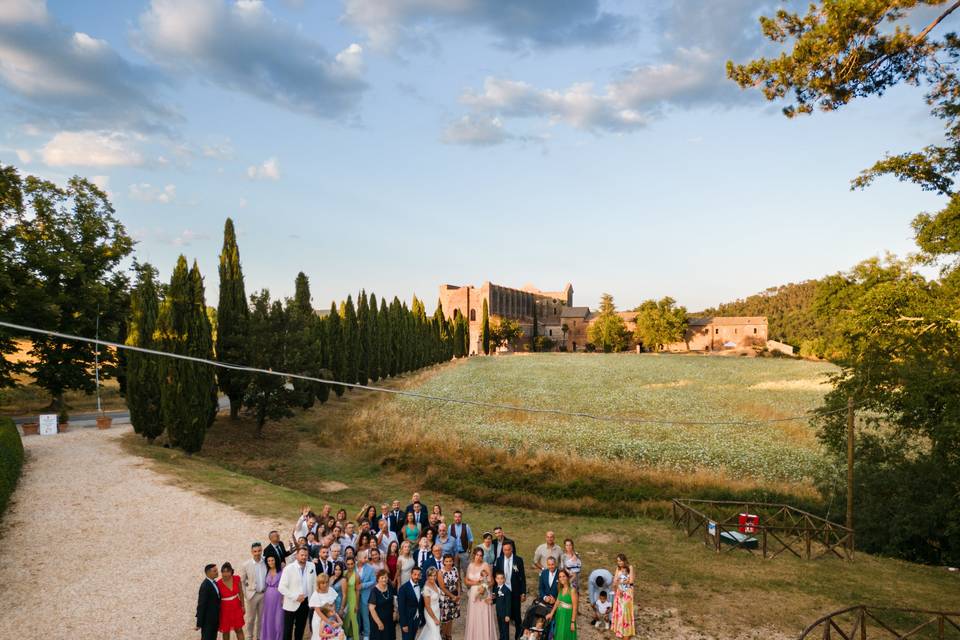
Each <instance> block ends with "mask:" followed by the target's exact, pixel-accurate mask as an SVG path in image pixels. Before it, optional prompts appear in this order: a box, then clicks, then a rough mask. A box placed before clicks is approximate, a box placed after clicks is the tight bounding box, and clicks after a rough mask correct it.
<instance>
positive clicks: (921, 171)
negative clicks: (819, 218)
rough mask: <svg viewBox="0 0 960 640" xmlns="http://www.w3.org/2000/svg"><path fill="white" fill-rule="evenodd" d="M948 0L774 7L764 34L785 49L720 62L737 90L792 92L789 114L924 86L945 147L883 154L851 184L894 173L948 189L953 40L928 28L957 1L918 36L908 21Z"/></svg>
mask: <svg viewBox="0 0 960 640" xmlns="http://www.w3.org/2000/svg"><path fill="white" fill-rule="evenodd" d="M946 4H947V0H857V1H855V2H854V1H851V0H821V1H820V2H816V3H811V4H810V5H809V7H808V9H807V12H806V14H804V15H800V14H798V13H791V12H789V11H786V10H780V11H777V13H776V15H775V16H774V17H766V16H765V17H761V18H760V24H761V28H762V31H763V34H764V35H765V36H766V37H767V38H768V39H770V40H772V41H773V42H776V43H790V44H792V48H791V50H790V51H789V52H784V53H781V54H780V55H779V56H778V57H776V58H760V59H757V60H753V61H751V62H749V63H747V64H734V63H733V62H732V61H731V62H727V75H728V76H729V77H730V78H731V79H732V80H734V81H735V82H736V83H737V84H739V85H740V86H741V87H743V88H747V87H760V89H761V90H762V91H763V94H764V96H766V98H767V99H768V100H780V99H783V98H787V97H788V96H791V97H792V102H791V103H790V104H788V105H787V106H786V107H785V108H784V113H785V114H786V115H787V116H788V117H793V116H794V115H796V114H799V113H811V112H813V110H814V109H815V108H816V107H819V108H820V109H822V110H824V111H833V110H836V109H839V108H840V107H842V106H844V105H846V104H848V103H849V102H850V101H852V100H854V99H856V98H862V97H866V96H874V95H882V94H883V93H885V92H886V91H887V90H888V89H890V88H892V87H893V86H895V85H897V84H900V83H906V84H910V85H920V84H924V85H926V86H927V87H929V89H928V91H927V94H926V100H927V103H928V104H930V105H931V112H932V114H933V115H934V116H935V117H937V118H940V119H941V120H943V121H944V125H945V132H944V134H945V135H944V140H945V144H935V145H929V146H927V147H925V148H923V149H922V150H920V151H915V152H906V153H901V154H897V155H892V156H891V155H888V156H887V157H886V158H884V159H883V160H880V161H879V162H877V163H876V164H874V165H873V167H871V168H870V169H867V170H866V171H864V172H863V173H861V175H860V177H859V178H857V179H856V180H854V186H855V187H863V186H866V185H868V184H870V182H872V181H873V180H874V179H875V178H876V177H878V176H881V175H893V176H895V177H897V178H899V179H900V180H906V181H910V182H914V183H916V184H918V185H920V186H921V187H922V188H924V189H928V190H931V191H936V192H939V193H951V192H952V190H953V182H954V178H953V177H954V176H955V175H956V173H957V171H958V170H960V123H958V120H957V116H958V115H960V76H958V74H957V70H958V69H957V62H958V59H960V39H958V38H957V36H956V35H955V34H953V33H947V34H945V35H944V36H943V38H941V39H936V38H935V37H934V35H933V32H934V30H935V29H936V28H937V27H938V26H939V24H940V20H941V19H943V18H945V17H947V16H948V15H949V14H950V13H951V12H952V11H954V9H956V8H957V5H956V4H954V3H951V4H950V6H949V7H945V8H944V9H943V11H942V13H941V15H940V16H939V17H937V18H936V19H935V20H934V21H932V22H930V23H929V24H927V26H926V27H925V28H924V29H923V30H922V31H920V32H919V33H914V32H913V30H912V29H911V28H910V26H909V18H911V17H913V16H915V15H916V14H917V13H918V12H919V11H921V10H923V9H925V8H927V7H935V6H941V7H942V6H944V5H946Z"/></svg>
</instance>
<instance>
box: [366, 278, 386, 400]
mask: <svg viewBox="0 0 960 640" xmlns="http://www.w3.org/2000/svg"><path fill="white" fill-rule="evenodd" d="M367 324H368V326H369V327H370V330H369V331H370V337H369V347H368V349H369V351H368V353H367V362H368V364H369V367H370V371H369V372H368V375H369V376H370V381H371V382H376V381H377V380H379V379H380V357H381V355H382V351H383V350H382V348H381V347H380V341H381V340H382V339H383V336H382V331H383V328H382V327H381V325H380V309H379V307H377V296H376V294H374V293H371V294H370V308H369V311H368V312H367Z"/></svg>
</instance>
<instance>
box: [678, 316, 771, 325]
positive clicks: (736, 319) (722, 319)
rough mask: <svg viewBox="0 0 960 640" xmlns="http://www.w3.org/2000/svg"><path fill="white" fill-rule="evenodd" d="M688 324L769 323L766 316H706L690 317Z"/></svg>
mask: <svg viewBox="0 0 960 640" xmlns="http://www.w3.org/2000/svg"><path fill="white" fill-rule="evenodd" d="M688 324H689V325H690V326H693V327H703V326H706V325H708V324H714V325H720V326H724V325H735V324H738V325H739V324H747V325H754V324H767V317H766V316H707V317H704V318H690V320H689V321H688Z"/></svg>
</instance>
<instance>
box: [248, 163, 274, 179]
mask: <svg viewBox="0 0 960 640" xmlns="http://www.w3.org/2000/svg"><path fill="white" fill-rule="evenodd" d="M247 177H248V178H250V179H251V180H279V179H280V161H279V160H277V159H276V158H269V159H267V160H264V161H263V162H262V163H261V164H260V165H259V166H258V165H250V166H249V167H247Z"/></svg>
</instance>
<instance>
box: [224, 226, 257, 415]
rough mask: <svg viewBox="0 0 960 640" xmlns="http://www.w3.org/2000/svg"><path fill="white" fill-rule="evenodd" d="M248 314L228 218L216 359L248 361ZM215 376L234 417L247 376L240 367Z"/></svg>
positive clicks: (240, 270)
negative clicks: (228, 401) (238, 369)
mask: <svg viewBox="0 0 960 640" xmlns="http://www.w3.org/2000/svg"><path fill="white" fill-rule="evenodd" d="M248 316H249V310H248V309H247V294H246V292H245V290H244V285H243V270H242V269H241V267H240V249H239V247H237V236H236V232H235V231H234V228H233V220H231V219H230V218H227V220H226V222H225V223H224V225H223V249H221V251H220V301H219V304H218V306H217V332H216V335H217V360H219V361H220V362H227V363H230V364H246V363H247V362H248V360H249V358H248V355H249V354H248V352H247V322H248ZM217 380H218V382H219V384H220V391H222V392H223V393H224V394H225V395H226V396H227V397H228V398H229V399H230V417H231V418H236V417H237V415H238V414H239V412H240V405H241V403H242V402H243V394H244V391H245V390H246V388H247V384H248V383H249V382H250V376H249V375H248V374H247V373H246V372H243V371H234V370H231V369H218V370H217Z"/></svg>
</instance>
